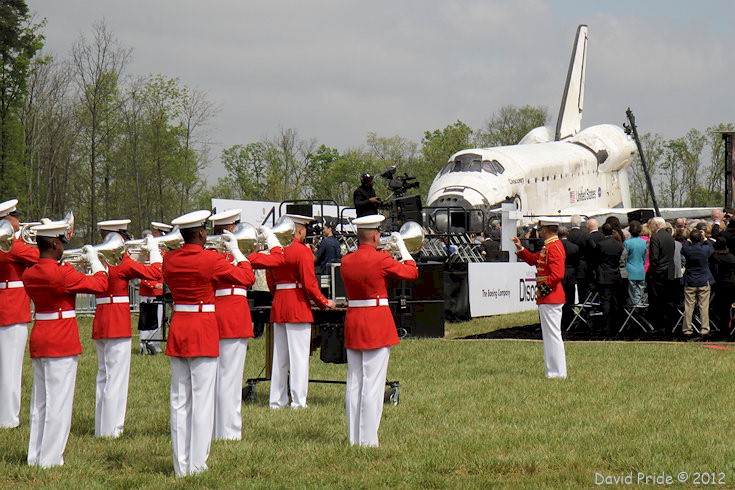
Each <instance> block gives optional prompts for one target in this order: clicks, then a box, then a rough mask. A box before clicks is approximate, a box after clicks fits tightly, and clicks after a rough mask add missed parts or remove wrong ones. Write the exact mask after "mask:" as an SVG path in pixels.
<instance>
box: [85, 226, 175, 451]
mask: <svg viewBox="0 0 735 490" xmlns="http://www.w3.org/2000/svg"><path fill="white" fill-rule="evenodd" d="M129 223H130V220H129V219H120V220H107V221H100V222H99V223H97V227H98V228H99V230H100V235H101V236H102V238H103V239H104V238H106V237H107V235H109V234H110V233H118V234H120V235H121V237H122V236H124V235H127V228H128V224H129ZM146 243H148V246H147V247H146V248H147V250H148V254H149V256H150V262H151V265H149V266H146V265H143V264H140V263H138V262H136V261H134V260H133V259H131V258H130V256H129V255H128V254H127V253H125V254H124V255H123V259H122V262H120V265H109V266H108V270H107V272H108V275H109V279H108V284H107V289H106V290H105V291H104V292H103V293H101V294H97V295H96V297H95V303H96V304H97V310H96V312H95V315H94V322H93V323H92V338H93V339H94V343H95V346H96V348H97V387H96V397H95V417H94V435H95V437H111V438H115V437H119V436H120V435H121V434H122V432H123V426H124V424H125V411H126V408H127V402H128V381H129V379H130V354H131V349H132V336H133V331H132V327H131V323H130V298H129V297H128V294H129V293H128V283H129V281H130V280H131V279H133V278H138V279H144V280H160V279H161V262H162V261H163V259H162V258H161V252H160V251H159V250H158V246H157V245H156V244H154V243H153V242H150V241H148V242H146Z"/></svg>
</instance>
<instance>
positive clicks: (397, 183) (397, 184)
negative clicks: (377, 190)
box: [380, 165, 419, 197]
mask: <svg viewBox="0 0 735 490" xmlns="http://www.w3.org/2000/svg"><path fill="white" fill-rule="evenodd" d="M396 170H397V169H396V166H395V165H393V166H392V167H390V168H389V169H388V170H386V171H385V172H383V173H382V174H380V176H381V177H383V178H384V179H386V180H387V181H388V189H390V190H391V192H393V194H394V195H395V196H396V197H402V196H403V195H405V194H406V192H407V191H408V190H409V189H416V188H418V187H419V183H418V182H411V181H412V180H416V177H409V175H408V174H407V173H405V172H404V174H403V175H399V176H396Z"/></svg>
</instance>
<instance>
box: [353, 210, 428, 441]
mask: <svg viewBox="0 0 735 490" xmlns="http://www.w3.org/2000/svg"><path fill="white" fill-rule="evenodd" d="M384 219H385V217H384V216H382V215H369V216H363V217H361V218H357V219H354V220H352V224H353V225H355V226H356V227H357V236H358V239H359V242H360V245H359V247H358V249H357V251H355V252H352V253H349V254H347V255H345V256H344V257H343V258H342V267H341V270H342V279H343V281H344V284H345V289H346V291H347V314H346V316H345V347H346V348H347V391H346V399H345V406H346V410H347V432H348V434H349V439H350V444H352V445H360V446H377V445H378V427H379V426H380V419H381V417H382V414H383V392H384V387H385V376H386V372H387V370H388V358H389V356H390V348H391V346H393V345H396V344H398V343H399V340H398V333H397V332H396V325H395V322H394V320H393V314H392V313H391V310H390V308H389V306H388V292H387V286H386V279H388V278H393V279H404V280H408V281H414V280H416V279H417V278H418V269H417V267H416V263H415V262H414V260H413V257H411V254H410V253H409V251H408V249H407V248H406V245H405V244H404V243H403V238H401V235H400V234H398V233H393V234H392V236H391V239H392V240H394V243H395V245H396V248H397V249H398V250H399V252H400V256H401V261H400V262H399V261H397V260H395V259H394V258H393V257H391V255H390V254H389V253H387V252H382V251H378V250H377V246H378V245H379V243H380V230H379V227H380V223H381V222H382V221H383V220H384Z"/></svg>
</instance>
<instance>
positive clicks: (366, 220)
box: [352, 214, 385, 230]
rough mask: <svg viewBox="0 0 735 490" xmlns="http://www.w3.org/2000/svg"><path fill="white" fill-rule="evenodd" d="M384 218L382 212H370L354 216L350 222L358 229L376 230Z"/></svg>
mask: <svg viewBox="0 0 735 490" xmlns="http://www.w3.org/2000/svg"><path fill="white" fill-rule="evenodd" d="M383 220H385V216H383V215H382V214H370V215H367V216H362V217H360V218H355V219H353V220H352V224H353V225H355V226H356V227H357V229H358V230H377V229H378V228H380V223H382V222H383Z"/></svg>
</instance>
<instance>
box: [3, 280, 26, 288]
mask: <svg viewBox="0 0 735 490" xmlns="http://www.w3.org/2000/svg"><path fill="white" fill-rule="evenodd" d="M22 287H23V281H3V282H0V289H16V288H22Z"/></svg>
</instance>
